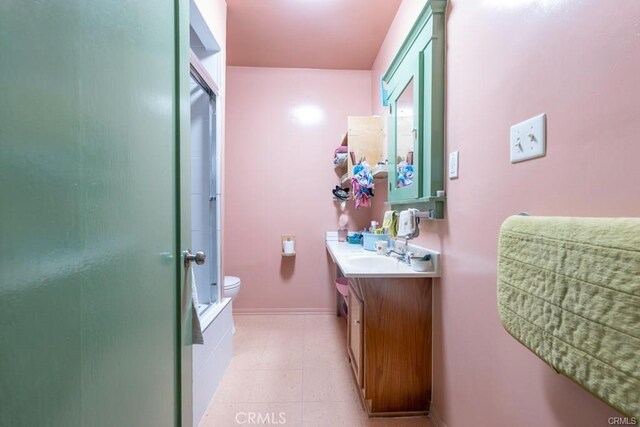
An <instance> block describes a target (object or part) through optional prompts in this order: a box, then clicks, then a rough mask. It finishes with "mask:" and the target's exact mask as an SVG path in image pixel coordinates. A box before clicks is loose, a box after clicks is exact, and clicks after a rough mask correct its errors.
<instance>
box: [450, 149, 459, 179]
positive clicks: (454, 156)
mask: <svg viewBox="0 0 640 427" xmlns="http://www.w3.org/2000/svg"><path fill="white" fill-rule="evenodd" d="M458 153H459V152H458V151H453V152H451V153H449V179H455V178H457V177H458Z"/></svg>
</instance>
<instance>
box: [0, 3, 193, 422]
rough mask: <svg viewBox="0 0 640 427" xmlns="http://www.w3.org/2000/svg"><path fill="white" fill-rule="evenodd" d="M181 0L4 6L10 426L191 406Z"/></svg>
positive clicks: (1, 342) (0, 324) (4, 312)
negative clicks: (184, 311)
mask: <svg viewBox="0 0 640 427" xmlns="http://www.w3.org/2000/svg"><path fill="white" fill-rule="evenodd" d="M185 3H186V2H184V1H180V0H175V1H161V2H157V1H153V2H152V1H140V0H110V1H105V2H101V1H98V2H96V1H86V0H52V1H45V2H43V1H35V0H6V1H3V2H1V3H0V94H1V95H0V144H1V145H0V425H1V426H11V427H20V426H28V427H45V426H56V427H57V426H60V427H73V426H82V427H85V426H109V427H113V426H118V427H125V426H131V427H138V426H154V427H155V426H174V425H179V424H180V423H181V417H182V414H181V412H183V411H182V410H181V404H184V405H186V406H187V407H189V410H188V411H187V412H189V413H190V411H191V409H190V403H191V402H190V401H188V398H189V397H188V396H186V397H185V398H184V399H183V396H182V393H181V389H182V387H181V383H182V380H181V375H180V372H181V370H189V365H188V364H189V363H190V359H189V360H185V361H184V364H183V363H182V361H181V355H182V354H183V348H184V347H183V346H182V345H181V342H182V340H183V339H184V337H183V334H182V329H181V327H180V324H181V322H184V321H185V320H186V319H184V318H183V317H182V316H181V314H180V309H181V304H179V302H178V301H179V298H180V296H181V294H182V292H183V289H181V286H182V281H181V275H182V274H183V271H182V268H181V267H180V260H179V258H180V255H179V253H180V249H181V246H182V245H184V244H185V242H181V235H180V229H181V227H184V224H182V223H181V221H180V219H181V208H180V206H179V203H178V201H179V200H180V197H181V191H180V179H179V178H178V175H180V174H181V173H184V171H180V169H181V168H180V165H181V163H182V162H181V159H180V156H179V152H180V149H181V147H180V145H181V143H180V141H181V140H182V139H183V138H184V135H181V129H184V124H183V123H182V122H181V119H184V107H185V106H184V105H182V104H183V98H184V96H182V94H183V93H186V91H185V88H186V90H188V87H186V86H185V85H186V77H185V76H186V73H188V62H186V61H187V59H186V51H184V48H183V46H185V47H186V45H187V40H186V34H188V33H187V32H186V31H184V29H185V28H186V27H185V19H186V12H187V11H188V10H187V11H185ZM179 30H180V31H179ZM182 64H184V66H182ZM182 68H184V74H185V75H184V76H183V75H182V74H183V71H182ZM187 101H188V98H187ZM187 108H188V106H187ZM187 111H188V110H187ZM187 114H188V113H187ZM183 121H184V120H183ZM187 122H188V120H187ZM187 136H188V135H187ZM186 218H188V217H186ZM187 229H188V227H187ZM184 238H185V239H187V238H188V235H187V236H184ZM184 365H187V366H184ZM189 372H190V371H189ZM187 422H188V421H187Z"/></svg>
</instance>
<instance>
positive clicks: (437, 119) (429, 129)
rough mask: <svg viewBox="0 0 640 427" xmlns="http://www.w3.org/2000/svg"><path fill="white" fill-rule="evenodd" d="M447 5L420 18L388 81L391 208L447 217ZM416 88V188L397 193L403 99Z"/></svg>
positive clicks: (431, 5) (434, 6) (431, 7)
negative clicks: (409, 89)
mask: <svg viewBox="0 0 640 427" xmlns="http://www.w3.org/2000/svg"><path fill="white" fill-rule="evenodd" d="M446 5H447V2H446V0H430V1H428V2H427V4H426V5H425V7H424V8H423V9H422V11H421V13H420V15H419V16H418V17H417V19H416V22H415V23H414V25H413V27H412V28H411V31H410V32H409V34H408V35H407V38H406V39H405V41H404V42H403V44H402V46H401V47H400V50H399V51H398V53H397V54H396V56H395V57H394V59H393V61H392V62H391V65H390V66H389V69H388V70H387V72H386V73H385V75H384V76H383V78H382V80H383V82H384V83H385V84H386V87H387V98H386V101H387V102H388V104H389V106H390V113H389V118H388V120H389V122H388V128H387V135H388V154H389V194H388V201H387V204H388V205H391V206H392V207H393V208H394V209H395V208H398V209H406V208H408V207H415V208H418V209H420V210H432V211H433V213H434V217H435V218H443V217H444V202H445V197H444V196H441V197H438V196H437V192H438V191H439V190H444V189H445V176H444V169H445V152H444V96H445V88H444V68H445V43H444V36H445V10H446ZM410 82H413V104H414V126H416V129H417V131H416V138H415V141H414V150H413V157H414V161H413V164H414V184H413V185H411V186H407V187H397V185H396V182H397V180H398V170H397V166H398V154H399V153H398V152H397V138H398V134H397V130H398V129H397V128H398V126H397V119H398V108H397V103H398V99H399V98H400V96H401V95H402V93H403V91H404V89H405V87H407V85H408V84H409V83H410Z"/></svg>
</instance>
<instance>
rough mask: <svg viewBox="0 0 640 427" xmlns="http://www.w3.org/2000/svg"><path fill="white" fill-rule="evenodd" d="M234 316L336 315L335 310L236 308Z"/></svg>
mask: <svg viewBox="0 0 640 427" xmlns="http://www.w3.org/2000/svg"><path fill="white" fill-rule="evenodd" d="M233 313H234V314H334V315H335V314H336V309H335V308H236V307H233Z"/></svg>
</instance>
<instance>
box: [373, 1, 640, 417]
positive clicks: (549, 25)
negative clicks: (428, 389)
mask: <svg viewBox="0 0 640 427" xmlns="http://www.w3.org/2000/svg"><path fill="white" fill-rule="evenodd" d="M417 4H419V5H422V4H424V1H407V0H405V2H403V4H402V6H401V9H400V11H399V12H398V17H399V20H397V24H398V25H396V26H394V27H392V29H391V31H390V33H389V35H388V37H387V40H388V41H389V43H390V44H391V45H393V46H398V45H399V43H397V39H398V37H397V36H398V34H402V37H404V34H406V32H407V31H408V29H409V27H410V25H411V21H412V19H411V20H409V21H408V22H407V20H406V19H403V18H402V17H403V16H404V15H402V14H401V12H403V11H406V10H415V9H416V8H415V6H416V5H417ZM417 9H419V7H418V8H417ZM414 16H415V15H414ZM639 16H640V2H637V1H636V0H619V1H616V2H615V6H614V5H612V4H609V3H606V4H605V3H603V2H596V1H591V2H583V1H569V0H566V1H562V0H544V1H542V0H540V1H533V0H483V1H476V0H465V1H463V0H453V1H451V4H450V5H449V13H448V19H447V98H446V103H447V121H446V134H447V137H446V138H447V151H455V150H459V151H460V178H459V179H457V180H454V181H448V182H447V189H446V190H447V196H448V202H447V209H448V212H447V216H446V219H445V220H443V221H439V222H437V223H426V224H423V225H422V226H421V236H420V238H419V239H418V240H417V243H418V244H422V245H425V246H429V247H433V248H438V249H441V250H442V252H443V257H444V262H443V277H442V279H441V280H439V283H436V286H435V313H436V315H435V325H434V351H435V355H434V357H435V360H434V375H435V377H434V406H435V408H436V410H437V411H438V412H439V414H440V416H441V418H442V419H443V420H444V421H445V422H446V424H447V425H448V426H449V427H465V426H471V425H477V426H492V427H502V426H504V427H512V426H519V427H526V426H603V425H608V422H607V419H608V417H610V416H612V415H616V411H615V410H613V409H611V408H609V407H608V406H607V405H605V404H604V403H602V402H600V401H599V400H598V399H596V398H594V397H592V396H591V395H589V394H588V393H587V392H586V391H584V390H582V389H581V388H580V387H579V386H577V385H575V384H574V383H572V382H571V381H570V380H568V379H567V378H565V377H563V376H560V375H556V374H555V373H554V372H553V371H552V370H551V369H550V368H549V367H548V366H546V365H545V364H544V363H543V362H542V361H541V360H540V359H538V358H537V357H536V356H534V355H533V354H532V353H531V352H529V351H528V350H527V349H525V348H524V347H523V346H522V345H520V344H519V343H517V342H516V341H515V340H514V339H513V338H511V337H510V336H509V335H508V334H507V333H506V332H505V331H504V329H503V328H502V326H501V324H500V322H499V319H498V314H497V309H496V247H497V238H498V229H499V227H500V224H501V223H502V221H503V220H504V219H505V218H506V217H508V216H509V215H512V214H515V213H517V212H520V211H528V212H530V213H531V214H533V215H565V216H640V186H639V185H638V183H639V182H640V173H639V172H638V161H639V159H640V144H638V135H639V134H640V102H639V101H638V100H639V99H640V54H639V52H640V22H639V21H638V17H639ZM402 37H400V40H401V39H402ZM394 52H395V49H391V50H389V49H385V46H384V45H383V49H381V51H380V56H379V57H378V59H377V60H376V63H375V64H376V65H375V66H374V70H373V72H372V80H373V82H372V90H373V92H372V109H373V111H374V112H376V111H377V112H379V111H380V108H379V107H378V106H379V97H378V96H376V94H377V86H376V82H377V79H378V78H379V75H380V74H381V72H384V69H386V67H387V65H388V64H389V62H390V60H391V59H392V56H393V53H394ZM541 112H546V113H547V156H546V157H544V158H542V159H538V160H533V161H528V162H524V163H520V164H515V165H512V164H511V163H510V162H509V151H508V135H509V127H510V126H511V125H512V124H514V123H517V122H519V121H521V120H523V119H526V118H529V117H531V116H534V115H536V114H539V113H541ZM379 194H380V193H379ZM377 210H378V212H377V213H378V215H381V213H382V211H383V210H384V206H383V205H377Z"/></svg>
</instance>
